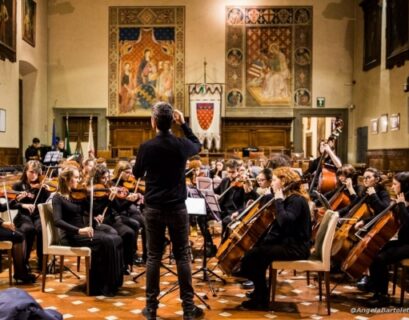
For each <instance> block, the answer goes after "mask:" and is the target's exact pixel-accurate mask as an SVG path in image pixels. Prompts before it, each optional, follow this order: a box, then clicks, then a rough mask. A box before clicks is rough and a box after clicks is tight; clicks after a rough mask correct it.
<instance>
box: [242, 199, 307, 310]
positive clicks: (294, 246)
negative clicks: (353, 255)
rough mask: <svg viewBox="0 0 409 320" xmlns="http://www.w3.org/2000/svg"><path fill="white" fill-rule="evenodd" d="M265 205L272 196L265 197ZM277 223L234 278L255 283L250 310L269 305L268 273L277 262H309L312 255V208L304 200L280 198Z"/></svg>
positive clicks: (246, 257) (277, 207)
mask: <svg viewBox="0 0 409 320" xmlns="http://www.w3.org/2000/svg"><path fill="white" fill-rule="evenodd" d="M263 198H265V199H262V200H263V203H264V202H267V200H268V199H271V198H272V195H266V196H265V197H263ZM272 206H274V208H275V217H276V218H275V220H274V222H273V224H272V226H271V228H270V229H269V231H268V232H267V233H266V235H265V236H264V237H263V238H262V239H260V240H259V242H258V243H257V244H256V246H255V247H254V248H253V249H251V250H250V251H248V252H247V253H246V254H245V256H244V257H243V259H242V262H241V267H240V270H239V271H238V272H235V275H237V276H240V277H245V278H247V279H249V280H251V281H253V282H254V287H255V289H254V293H253V297H252V298H251V300H250V303H249V302H247V303H248V307H249V308H250V309H252V308H257V307H266V306H267V305H268V297H269V293H268V288H267V285H266V271H267V268H268V267H269V265H270V264H271V263H272V261H274V260H288V261H291V260H299V259H307V258H308V257H309V255H310V246H311V243H310V239H311V217H310V209H309V206H308V203H307V201H306V200H305V198H304V197H302V196H300V195H297V194H292V195H290V196H288V197H287V198H286V199H285V200H282V199H277V200H275V201H274V203H273V204H272Z"/></svg>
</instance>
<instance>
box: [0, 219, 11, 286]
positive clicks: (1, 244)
mask: <svg viewBox="0 0 409 320" xmlns="http://www.w3.org/2000/svg"><path fill="white" fill-rule="evenodd" d="M0 217H1V218H2V219H3V220H4V221H9V220H10V219H9V218H8V215H7V214H6V212H0ZM12 249H13V242H11V241H0V251H3V250H4V251H7V257H8V265H9V284H10V286H11V285H12V281H13V278H12V275H13V256H12ZM2 271H3V268H2V260H1V253H0V272H2Z"/></svg>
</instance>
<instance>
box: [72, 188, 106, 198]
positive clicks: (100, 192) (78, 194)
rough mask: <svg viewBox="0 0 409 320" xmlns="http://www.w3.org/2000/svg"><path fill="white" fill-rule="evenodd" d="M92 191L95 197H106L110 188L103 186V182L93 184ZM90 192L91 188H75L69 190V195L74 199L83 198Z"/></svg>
mask: <svg viewBox="0 0 409 320" xmlns="http://www.w3.org/2000/svg"><path fill="white" fill-rule="evenodd" d="M93 191H94V193H93V194H94V197H95V198H103V197H108V196H109V195H110V193H111V189H109V188H105V186H104V185H103V184H95V185H94V188H93ZM90 193H91V188H77V189H73V190H71V193H70V196H71V198H73V199H74V200H84V199H86V198H87V197H88V196H89V194H90Z"/></svg>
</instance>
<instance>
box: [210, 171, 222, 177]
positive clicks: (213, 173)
mask: <svg viewBox="0 0 409 320" xmlns="http://www.w3.org/2000/svg"><path fill="white" fill-rule="evenodd" d="M209 175H210V178H212V179H214V178H215V177H219V178H220V179H223V177H222V171H217V170H216V169H212V170H210V171H209Z"/></svg>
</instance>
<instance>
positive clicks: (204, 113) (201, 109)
mask: <svg viewBox="0 0 409 320" xmlns="http://www.w3.org/2000/svg"><path fill="white" fill-rule="evenodd" d="M196 115H197V121H198V122H199V125H200V127H201V128H202V129H203V130H207V129H209V127H210V125H211V124H212V120H213V115H214V104H213V103H203V102H198V103H197V104H196Z"/></svg>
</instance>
